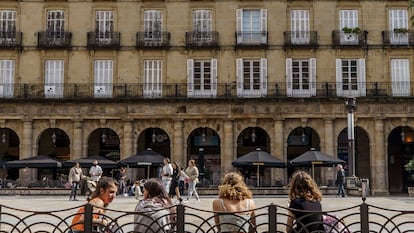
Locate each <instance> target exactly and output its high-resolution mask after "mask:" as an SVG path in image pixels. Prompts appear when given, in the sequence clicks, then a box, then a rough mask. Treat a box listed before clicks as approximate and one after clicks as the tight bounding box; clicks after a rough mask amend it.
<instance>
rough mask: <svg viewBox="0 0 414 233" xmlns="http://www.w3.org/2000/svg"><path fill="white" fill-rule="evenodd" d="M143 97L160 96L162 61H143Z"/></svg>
mask: <svg viewBox="0 0 414 233" xmlns="http://www.w3.org/2000/svg"><path fill="white" fill-rule="evenodd" d="M143 88H144V97H148V98H157V97H161V96H162V61H161V60H144V86H143Z"/></svg>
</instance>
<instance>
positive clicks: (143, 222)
mask: <svg viewBox="0 0 414 233" xmlns="http://www.w3.org/2000/svg"><path fill="white" fill-rule="evenodd" d="M135 212H139V213H136V214H135V217H134V232H142V233H145V232H158V233H165V232H172V231H173V229H174V219H175V208H174V207H172V203H171V199H170V198H169V196H168V194H167V192H166V191H165V189H164V186H163V185H162V183H161V181H160V180H158V179H155V178H152V179H149V180H147V181H146V182H145V184H144V192H143V199H142V200H141V201H139V202H138V204H137V206H136V207H135Z"/></svg>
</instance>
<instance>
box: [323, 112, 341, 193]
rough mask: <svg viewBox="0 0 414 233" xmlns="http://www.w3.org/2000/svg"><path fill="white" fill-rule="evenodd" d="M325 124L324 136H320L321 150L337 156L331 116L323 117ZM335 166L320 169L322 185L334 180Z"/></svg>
mask: <svg viewBox="0 0 414 233" xmlns="http://www.w3.org/2000/svg"><path fill="white" fill-rule="evenodd" d="M324 125H325V136H324V137H322V138H323V139H324V141H323V143H322V149H321V150H322V152H324V153H326V154H328V155H331V156H333V157H337V156H336V154H337V153H335V141H336V137H335V136H334V135H335V134H334V127H333V118H325V119H324ZM335 176H336V172H335V168H334V167H328V168H324V169H323V170H322V185H324V184H328V182H329V180H332V181H335Z"/></svg>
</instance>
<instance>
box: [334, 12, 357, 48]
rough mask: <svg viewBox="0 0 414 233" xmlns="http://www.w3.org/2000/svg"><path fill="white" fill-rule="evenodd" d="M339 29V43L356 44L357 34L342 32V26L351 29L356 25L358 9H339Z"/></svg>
mask: <svg viewBox="0 0 414 233" xmlns="http://www.w3.org/2000/svg"><path fill="white" fill-rule="evenodd" d="M339 17H340V19H339V29H340V30H341V37H340V38H341V44H350V45H356V44H358V34H356V33H352V32H351V33H348V32H344V31H343V29H344V28H349V29H350V30H353V29H355V28H357V27H358V10H340V11H339Z"/></svg>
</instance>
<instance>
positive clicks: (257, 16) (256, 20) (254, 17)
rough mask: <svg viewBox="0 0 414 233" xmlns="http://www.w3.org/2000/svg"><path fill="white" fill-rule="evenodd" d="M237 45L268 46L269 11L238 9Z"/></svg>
mask: <svg viewBox="0 0 414 233" xmlns="http://www.w3.org/2000/svg"><path fill="white" fill-rule="evenodd" d="M236 17H237V44H267V9H258V10H245V9H237V15H236Z"/></svg>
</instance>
